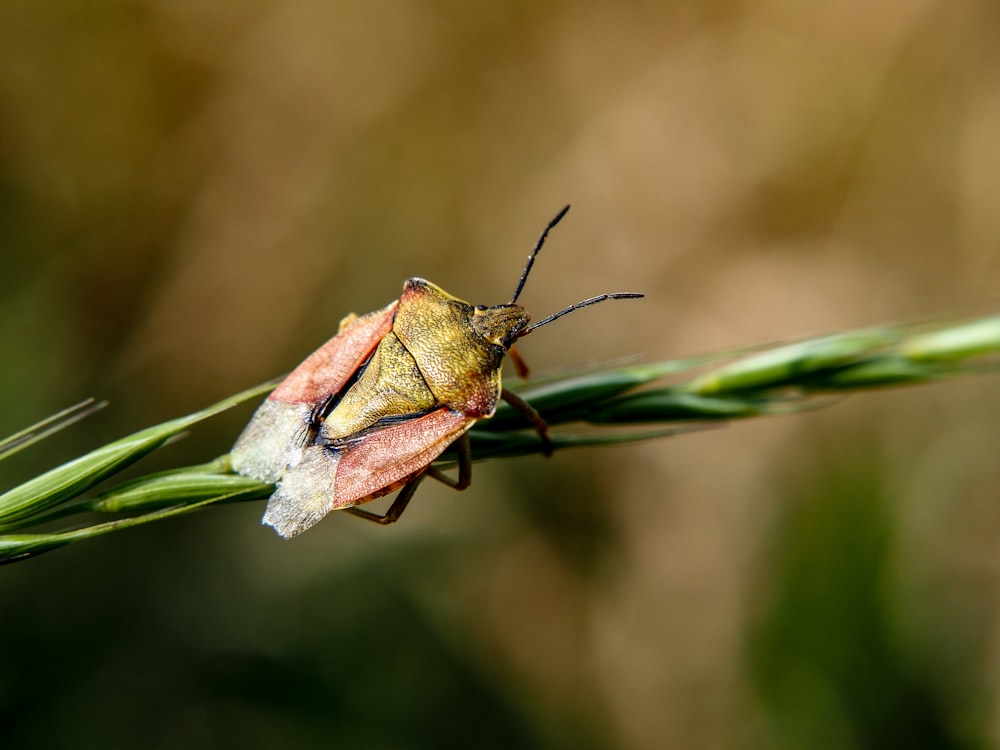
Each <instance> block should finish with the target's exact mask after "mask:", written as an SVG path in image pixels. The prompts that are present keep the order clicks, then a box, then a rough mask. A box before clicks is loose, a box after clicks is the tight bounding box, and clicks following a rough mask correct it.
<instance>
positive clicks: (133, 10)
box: [0, 0, 1000, 750]
mask: <svg viewBox="0 0 1000 750" xmlns="http://www.w3.org/2000/svg"><path fill="white" fill-rule="evenodd" d="M998 38H1000V6H998V5H997V4H996V3H995V2H992V1H991V0H964V1H962V2H945V1H944V0H886V1H885V2H881V3H875V4H873V3H867V2H860V1H858V0H834V1H832V2H827V3H801V2H792V1H791V0H761V1H758V2H754V3H741V2H733V1H732V0H708V1H707V2H704V1H703V2H683V1H681V2H630V3H620V2H610V1H601V0H585V1H584V2H576V3H570V2H552V3H537V2H526V1H523V0H512V1H507V0H499V1H498V2H492V3H482V4H479V3H477V4H467V3H457V2H445V1H435V0H431V2H426V3H410V2H401V1H400V0H372V1H370V2H366V3H348V2H320V0H280V1H278V0H252V1H251V2H232V1H231V0H230V1H225V0H217V1H216V2H207V3H194V2H183V1H178V0H146V1H145V2H125V1H124V0H97V1H90V2H80V1H72V0H52V1H50V2H44V3H38V2H30V0H6V1H5V2H4V3H3V4H2V5H0V253H2V255H0V258H2V266H0V267H2V271H3V273H2V279H0V289H2V294H0V355H2V361H3V367H2V368H0V434H7V433H9V432H11V431H13V430H15V429H16V428H19V427H22V426H24V425H26V424H28V423H30V422H32V421H34V420H36V419H39V418H41V417H43V416H46V415H47V414H50V413H52V412H54V411H56V410H58V409H59V408H62V407H64V406H66V405H68V404H70V403H72V402H75V401H77V400H79V399H81V398H83V397H86V396H89V395H93V396H96V397H99V398H107V399H109V400H110V401H111V406H110V407H109V408H108V409H106V410H105V411H104V412H102V413H100V414H99V415H98V416H95V417H92V418H90V419H88V420H87V421H86V422H85V423H84V424H82V425H79V426H77V427H74V428H73V429H71V430H69V431H67V432H65V433H63V434H61V435H60V436H59V437H57V438H55V439H53V440H50V441H48V443H47V444H46V445H45V447H42V448H35V449H33V450H31V451H30V452H27V453H25V454H23V455H21V456H19V457H18V458H17V459H16V460H14V461H8V462H5V463H4V465H3V466H2V472H3V474H2V477H0V478H2V482H3V486H4V487H7V486H10V485H12V484H13V483H14V482H16V481H18V480H20V479H23V478H24V477H27V476H31V475H32V474H33V473H35V472H38V471H40V470H42V469H44V468H46V467H48V466H51V465H54V464H55V463H57V462H59V461H61V460H64V459H66V458H68V457H71V456H74V455H77V454H79V453H81V452H83V451H84V450H86V449H89V448H92V447H95V446H97V445H100V444H101V442H102V441H106V440H108V439H111V438H114V437H118V436H121V435H123V434H126V433H127V432H130V431H132V430H135V429H138V428H141V427H145V426H148V425H150V424H153V423H155V422H157V421H161V420H164V419H167V418H170V417H173V416H177V415H179V414H183V413H187V412H190V411H193V410H195V409H197V408H200V407H202V406H205V405H207V404H209V403H212V402H214V401H215V400H217V399H219V398H222V397H224V396H226V395H228V394H230V393H233V392H235V391H237V390H240V389H242V388H244V387H248V386H250V385H252V384H255V383H258V382H260V381H263V380H266V379H269V378H271V377H273V376H275V375H277V374H280V373H282V372H285V371H288V370H289V369H291V368H292V367H293V366H294V365H295V364H296V363H297V362H298V361H299V360H301V359H302V358H303V357H304V356H305V355H306V354H308V353H309V352H310V351H311V350H312V349H313V348H315V347H316V346H317V345H319V344H320V343H321V342H322V341H324V340H325V339H326V338H327V337H328V336H330V335H331V334H332V333H333V332H334V331H335V330H336V327H337V323H338V321H339V320H340V318H341V317H342V316H343V315H344V314H346V313H348V312H351V311H355V312H358V313H363V312H366V311H369V310H372V309H375V308H377V307H380V306H382V305H384V304H386V303H387V302H389V301H390V300H392V299H393V298H395V297H396V296H397V295H398V293H399V290H400V288H401V284H402V281H403V280H404V279H405V278H407V277H409V276H414V275H420V276H423V277H426V278H428V279H431V280H433V281H434V282H436V283H437V284H439V285H441V286H442V287H443V288H445V289H446V290H448V291H450V292H452V293H454V294H456V295H458V296H460V297H462V298H464V299H467V300H470V301H472V302H474V303H484V304H490V303H498V302H501V301H504V300H506V299H507V298H509V295H510V293H511V291H512V290H513V286H514V283H515V282H516V280H517V276H518V274H519V272H520V270H521V266H522V264H523V261H524V258H525V256H526V254H527V251H528V250H529V248H530V246H531V244H532V243H533V241H534V240H535V238H536V237H537V235H538V232H539V231H540V230H541V228H542V226H543V225H544V223H545V222H546V221H547V220H548V219H549V218H550V217H551V216H552V215H553V214H554V213H555V212H556V211H557V210H558V209H559V207H560V206H562V205H563V204H564V203H567V202H570V203H572V204H573V210H572V211H571V212H570V214H569V216H568V217H567V219H566V220H565V221H564V222H563V223H562V224H561V225H560V226H559V228H558V230H556V232H555V233H554V234H553V236H552V237H551V239H550V244H549V245H548V246H547V247H546V250H545V252H544V253H543V255H542V257H541V259H540V262H539V264H538V265H537V266H536V268H535V271H534V275H533V277H532V279H531V280H530V282H529V283H528V286H527V289H526V290H525V293H524V295H523V297H522V302H523V303H524V304H525V305H526V306H527V307H528V309H529V310H530V311H532V312H533V313H534V314H535V316H536V317H541V316H543V315H546V314H548V313H550V312H553V311H555V310H557V309H559V308H561V307H563V306H564V305H566V304H569V303H571V302H573V301H576V300H578V299H582V298H584V297H587V296H590V295H593V294H598V293H601V292H606V291H632V290H637V291H643V292H645V293H646V294H647V298H646V300H644V301H642V302H640V303H627V304H626V303H620V304H616V305H608V306H605V307H602V308H599V309H595V310H592V311H586V312H582V313H580V314H578V315H575V316H571V317H570V318H568V319H566V320H563V321H560V322H559V323H558V324H556V325H554V326H552V327H550V328H547V329H545V330H544V331H541V332H539V334H538V335H537V336H532V337H531V338H530V339H528V340H526V341H525V342H524V345H523V347H522V353H523V354H524V356H525V357H526V358H527V359H528V360H529V361H530V362H531V364H532V365H533V366H534V368H535V370H536V372H541V373H544V372H549V371H553V370H559V369H565V368H568V367H573V366H578V365H583V364H586V363H594V362H602V361H609V360H616V359H620V358H632V357H642V358H644V359H645V360H647V361H656V360H660V359H667V358H673V357H680V356H684V355H690V354H694V353H700V352H705V351H709V350H713V349H718V348H725V347H733V346H739V345H746V344H755V343H761V342H765V341H778V340H789V339H794V338H798V337H803V336H810V335H816V334H821V333H829V332H836V331H841V330H845V329H848V328H852V327H858V326H866V325H872V324H880V323H891V322H899V321H913V320H923V319H936V318H943V317H944V318H948V317H953V316H974V315H979V314H983V313H987V312H995V311H996V309H997V296H998V295H997V289H998V284H1000V255H998V250H1000V211H998V210H997V201H998V199H1000V45H998V44H997V39H998ZM251 411H252V409H251V407H249V406H248V407H246V408H245V409H242V410H240V411H238V412H233V413H230V414H226V415H224V416H222V417H220V418H217V419H215V420H213V421H212V422H211V423H209V424H206V425H204V426H202V427H199V428H198V430H197V431H196V432H195V433H194V434H192V435H190V436H189V437H188V439H186V440H184V441H182V442H180V443H178V444H176V445H173V446H171V447H170V448H169V449H167V450H164V451H162V452H160V455H158V456H157V457H154V459H152V460H149V461H146V462H144V463H143V464H142V465H141V467H140V469H141V470H142V471H143V472H145V471H152V470H156V469H158V468H163V467H165V466H174V465H183V464H185V463H196V462H201V461H203V460H206V459H209V458H212V457H214V456H216V455H219V454H221V453H224V452H225V451H226V450H228V447H229V446H230V445H231V443H232V441H233V440H234V439H235V437H236V435H237V434H238V432H239V430H240V428H241V426H242V424H243V423H244V422H245V421H246V419H247V418H248V417H249V414H250V412H251ZM998 418H1000V392H998V388H997V380H996V379H995V378H992V377H983V378H978V379H966V380H957V381H952V382H949V383H945V384H940V385H935V386H929V387H921V388H912V389H903V390H886V391H884V392H878V393H874V394H868V395H861V396H857V397H854V398H851V399H849V400H846V401H844V402H842V403H839V404H837V405H835V406H833V407H832V408H830V409H827V410H823V411H819V412H814V413H809V414H805V415H801V416H796V417H789V418H782V419H770V420H759V421H754V422H746V423H738V424H733V425H730V426H727V427H724V428H721V429H716V430H710V431H707V432H702V433H698V434H693V435H687V436H682V437H679V438H675V439H671V440H665V441H661V442H655V443H649V444H645V445H641V446H631V447H625V448H615V449H604V450H594V451H583V450H581V451H579V452H577V453H565V454H561V455H557V456H555V457H554V458H552V459H551V460H545V459H543V458H529V459H524V460H519V461H509V462H500V463H491V464H486V465H477V467H476V470H475V476H474V480H473V485H472V487H471V488H470V489H469V490H468V491H466V492H465V493H463V494H460V495H459V494H456V493H454V492H453V491H451V490H449V489H447V488H443V487H437V486H431V485H432V484H433V483H427V484H425V486H424V487H423V488H422V490H421V492H420V493H419V495H418V496H417V499H416V500H415V502H414V503H413V504H412V505H411V506H410V509H409V510H408V512H407V513H406V515H405V517H404V518H403V521H402V522H401V523H400V524H397V525H396V526H394V527H391V528H388V529H383V528H378V527H374V526H373V525H370V524H365V523H363V522H360V521H358V520H357V519H354V518H351V517H347V516H343V517H341V516H336V515H335V516H333V517H331V518H329V519H327V520H326V521H324V522H323V523H322V524H320V525H319V526H318V527H317V528H316V529H314V530H313V531H310V532H309V533H308V534H306V535H305V536H303V537H301V538H300V539H297V540H295V541H294V542H292V543H287V542H282V541H280V540H279V539H278V538H277V537H276V536H275V535H274V534H273V533H271V531H270V530H268V529H265V528H262V527H261V526H260V525H259V516H260V513H261V511H262V508H263V505H262V504H261V503H249V504H244V505H241V506H232V507H226V508H221V509H215V510H211V511H207V512H204V513H201V514H195V515H193V516H190V517H185V518H181V519H177V520H173V521H170V522H164V523H159V524H155V525H154V526H151V527H145V528H141V529H136V530H132V531H129V532H125V533H122V534H117V535H112V536H110V537H106V538H104V539H101V540H98V541H94V542H88V543H85V544H80V545H74V546H72V547H69V548H66V549H64V550H60V551H58V552H55V553H52V554H50V555H46V556H44V557H42V558H39V559H37V560H33V561H28V562H26V563H23V564H18V565H14V566H11V567H7V568H4V569H3V570H2V571H0V602H2V604H0V726H2V727H3V729H2V736H3V741H2V742H3V745H4V746H5V747H11V748H21V747H41V746H44V747H56V746H67V745H69V744H73V746H77V747H102V748H108V747H136V746H143V747H153V748H159V747H162V748H172V747H179V746H185V747H189V748H201V747H217V746H220V745H236V744H239V745H241V746H243V747H262V748H263V747H274V746H276V745H279V744H280V745H282V746H287V747H311V746H320V745H324V746H333V747H347V748H445V747H483V748H489V747H497V748H512V747H518V748H531V747H538V748H541V747H545V748H593V749H595V750H597V749H602V748H628V749H632V748H634V749H636V750H645V749H652V748H663V747H678V748H681V747H683V748H729V747H747V748H802V747H810V748H869V747H879V748H882V747H888V746H901V747H904V746H905V747H928V748H930V747H962V748H977V747H989V746H998V745H1000V693H998V687H1000V686H998V677H997V675H998V673H1000V630H998V621H997V604H998V601H1000V598H998V597H1000V551H998V550H1000V545H998V544H997V539H998V537H1000V502H998V500H1000V497H998V490H1000V462H998V461H997V458H996V453H997V446H998V437H1000V435H998V431H1000V427H998V424H1000V419H998Z"/></svg>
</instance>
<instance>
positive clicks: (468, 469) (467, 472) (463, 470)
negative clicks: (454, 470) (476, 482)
mask: <svg viewBox="0 0 1000 750" xmlns="http://www.w3.org/2000/svg"><path fill="white" fill-rule="evenodd" d="M424 474H425V475H426V476H429V477H434V478H435V479H436V480H438V481H439V482H442V483H443V484H446V485H448V486H449V487H453V488H454V489H456V490H464V489H465V488H466V487H468V486H469V485H470V484H472V447H471V444H470V443H469V433H465V434H464V435H462V437H460V438H459V439H458V479H452V478H451V477H449V476H448V475H447V474H445V473H444V472H443V471H439V470H438V469H435V468H434V467H433V466H431V467H430V468H428V469H427V471H425V472H424Z"/></svg>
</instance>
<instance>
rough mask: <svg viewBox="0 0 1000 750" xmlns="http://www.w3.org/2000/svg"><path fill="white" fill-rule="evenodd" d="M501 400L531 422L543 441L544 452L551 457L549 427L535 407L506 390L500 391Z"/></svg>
mask: <svg viewBox="0 0 1000 750" xmlns="http://www.w3.org/2000/svg"><path fill="white" fill-rule="evenodd" d="M500 398H502V399H503V400H504V401H506V402H507V403H508V404H510V405H511V406H513V407H514V409H516V410H517V411H518V412H520V413H521V416H522V417H524V418H525V419H527V420H528V421H529V422H531V424H532V426H533V427H534V428H535V430H536V431H537V432H538V437H540V438H541V439H542V450H543V451H544V453H545V455H546V456H551V455H552V441H551V440H550V439H549V425H548V423H547V422H546V421H545V420H544V419H542V415H541V414H539V413H538V412H537V411H535V407H533V406H532V405H531V404H529V403H528V402H527V401H525V400H524V399H523V398H521V397H520V396H518V395H517V394H516V393H512V392H511V391H508V390H507V389H506V388H504V389H503V390H502V391H500Z"/></svg>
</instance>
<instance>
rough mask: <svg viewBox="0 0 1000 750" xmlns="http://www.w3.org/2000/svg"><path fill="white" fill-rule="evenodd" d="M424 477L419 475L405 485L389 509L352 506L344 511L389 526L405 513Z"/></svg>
mask: <svg viewBox="0 0 1000 750" xmlns="http://www.w3.org/2000/svg"><path fill="white" fill-rule="evenodd" d="M421 479H423V475H421V476H419V477H417V478H416V479H414V480H413V481H412V482H410V483H409V484H406V485H404V486H403V489H401V490H400V491H399V494H398V495H396V499H395V500H393V501H392V505H390V506H389V509H388V510H387V511H386V512H385V513H383V514H379V513H373V512H372V511H370V510H365V509H364V508H358V507H356V506H353V507H350V508H344V511H345V512H347V513H350V514H351V515H352V516H357V517H358V518H363V519H365V520H366V521H371V522H372V523H377V524H379V525H381V526H388V525H389V524H390V523H396V521H398V520H399V517H400V516H401V515H403V511H404V510H406V506H407V505H409V503H410V500H411V499H412V498H413V493H414V492H416V491H417V487H419V486H420V480H421Z"/></svg>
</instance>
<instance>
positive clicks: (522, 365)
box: [507, 345, 531, 380]
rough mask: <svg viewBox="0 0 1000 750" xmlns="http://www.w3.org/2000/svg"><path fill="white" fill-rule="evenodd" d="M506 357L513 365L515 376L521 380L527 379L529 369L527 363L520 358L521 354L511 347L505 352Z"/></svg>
mask: <svg viewBox="0 0 1000 750" xmlns="http://www.w3.org/2000/svg"><path fill="white" fill-rule="evenodd" d="M507 356H508V357H509V358H510V361H511V364H513V365H514V371H515V372H516V373H517V376H518V377H519V378H521V379H522V380H524V379H525V378H526V377H528V373H530V372H531V368H530V367H528V363H527V362H525V361H524V357H522V356H521V352H519V351H518V350H517V348H516V347H515V346H513V345H512V346H511V347H510V349H508V350H507Z"/></svg>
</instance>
